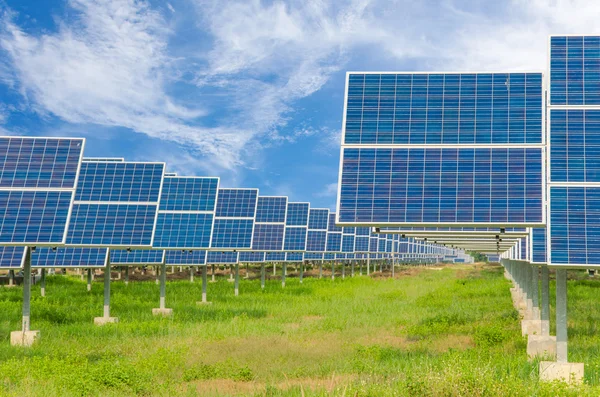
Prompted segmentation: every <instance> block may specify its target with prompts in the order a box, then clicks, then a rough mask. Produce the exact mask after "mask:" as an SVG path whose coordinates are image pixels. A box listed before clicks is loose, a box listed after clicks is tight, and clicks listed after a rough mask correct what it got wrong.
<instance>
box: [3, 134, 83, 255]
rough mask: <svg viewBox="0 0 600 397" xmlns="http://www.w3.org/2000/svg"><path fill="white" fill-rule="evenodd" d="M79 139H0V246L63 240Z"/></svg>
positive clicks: (80, 146)
mask: <svg viewBox="0 0 600 397" xmlns="http://www.w3.org/2000/svg"><path fill="white" fill-rule="evenodd" d="M84 143H85V140H84V139H70V138H29V137H0V160H2V167H1V168H0V219H2V223H0V244H2V245H60V244H64V242H65V230H66V226H67V222H68V218H69V212H70V209H71V205H72V202H73V197H74V191H75V187H76V186H75V185H76V183H77V177H78V171H79V168H80V164H81V158H82V153H83V147H84Z"/></svg>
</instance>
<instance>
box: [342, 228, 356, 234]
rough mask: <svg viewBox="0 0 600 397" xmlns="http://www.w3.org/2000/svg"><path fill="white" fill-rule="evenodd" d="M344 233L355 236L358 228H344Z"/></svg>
mask: <svg viewBox="0 0 600 397" xmlns="http://www.w3.org/2000/svg"><path fill="white" fill-rule="evenodd" d="M342 232H343V233H344V234H354V233H356V228H355V227H343V228H342Z"/></svg>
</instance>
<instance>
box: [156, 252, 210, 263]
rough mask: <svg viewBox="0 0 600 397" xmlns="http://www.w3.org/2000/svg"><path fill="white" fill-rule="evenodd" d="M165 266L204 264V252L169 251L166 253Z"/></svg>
mask: <svg viewBox="0 0 600 397" xmlns="http://www.w3.org/2000/svg"><path fill="white" fill-rule="evenodd" d="M165 261H166V264H167V265H174V266H186V265H188V266H194V265H200V266H202V265H205V264H206V251H203V250H169V251H166V254H165Z"/></svg>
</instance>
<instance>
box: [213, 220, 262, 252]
mask: <svg viewBox="0 0 600 397" xmlns="http://www.w3.org/2000/svg"><path fill="white" fill-rule="evenodd" d="M253 226H254V220H252V219H226V218H223V219H215V221H214V226H213V236H212V248H217V249H218V248H221V249H244V248H246V249H250V248H252V229H253Z"/></svg>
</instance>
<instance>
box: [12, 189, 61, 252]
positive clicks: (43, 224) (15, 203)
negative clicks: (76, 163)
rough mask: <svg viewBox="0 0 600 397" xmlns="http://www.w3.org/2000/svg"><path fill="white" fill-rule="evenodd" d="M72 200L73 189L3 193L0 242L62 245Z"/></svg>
mask: <svg viewBox="0 0 600 397" xmlns="http://www.w3.org/2000/svg"><path fill="white" fill-rule="evenodd" d="M72 199H73V191H72V190H71V191H31V190H29V191H19V190H0V219H2V222H1V223H0V243H3V244H11V243H15V244H27V243H33V244H36V243H37V244H45V243H47V244H52V243H55V244H61V243H62V242H63V241H64V237H65V228H66V225H67V219H68V215H69V208H70V206H71V202H72Z"/></svg>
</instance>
